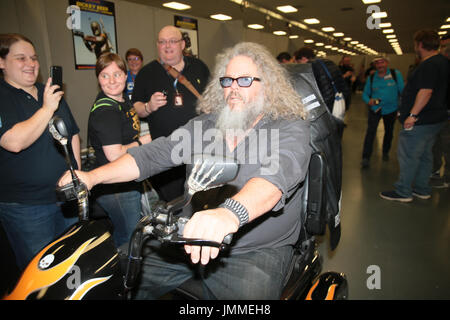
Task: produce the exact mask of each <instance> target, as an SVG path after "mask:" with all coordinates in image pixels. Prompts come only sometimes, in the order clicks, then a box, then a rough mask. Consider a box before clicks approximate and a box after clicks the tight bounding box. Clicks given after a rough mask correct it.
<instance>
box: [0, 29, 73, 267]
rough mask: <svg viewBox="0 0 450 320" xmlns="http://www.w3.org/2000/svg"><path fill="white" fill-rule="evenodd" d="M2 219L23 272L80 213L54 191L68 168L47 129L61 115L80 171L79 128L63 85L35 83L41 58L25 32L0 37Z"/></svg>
mask: <svg viewBox="0 0 450 320" xmlns="http://www.w3.org/2000/svg"><path fill="white" fill-rule="evenodd" d="M0 70H1V72H2V73H3V78H0V177H1V178H0V221H1V223H2V225H3V228H4V229H5V232H6V234H7V237H8V240H9V242H10V243H11V247H12V249H13V250H14V253H15V255H16V261H17V265H18V267H19V269H24V268H25V267H26V265H27V264H28V262H29V261H30V260H31V259H32V258H33V256H34V255H35V254H36V253H37V252H38V251H39V250H41V249H42V248H43V247H44V246H45V245H47V244H48V243H49V242H50V241H52V240H53V239H55V238H56V237H57V236H59V235H60V234H61V233H62V232H64V230H65V229H66V228H67V227H69V226H70V225H71V224H73V223H75V222H77V210H76V209H75V210H66V209H69V208H67V207H66V206H65V204H63V203H60V202H58V201H57V198H56V193H55V187H56V182H57V180H58V178H59V177H60V176H61V174H62V173H63V172H65V171H66V170H67V163H66V161H65V157H64V153H63V151H62V150H61V149H60V147H59V146H58V144H56V143H55V141H54V139H53V137H52V135H51V134H50V132H49V130H48V122H49V121H50V119H51V118H52V117H53V116H55V115H57V116H59V117H60V118H62V119H63V120H64V122H65V124H66V127H67V129H68V132H69V140H68V141H69V148H72V151H73V152H72V153H73V156H74V159H72V161H73V163H74V164H75V163H76V165H77V166H78V168H80V165H81V158H80V139H79V134H78V133H79V129H78V126H77V124H76V123H75V120H74V118H73V116H72V113H71V112H70V109H69V106H68V105H67V103H66V102H65V100H64V98H63V94H64V93H63V92H62V91H56V90H57V89H58V88H59V86H57V85H51V80H52V79H51V78H49V79H48V80H47V82H46V84H45V85H44V84H41V83H38V82H36V81H37V77H38V74H39V60H38V57H37V54H36V51H35V48H34V45H33V43H32V42H31V41H30V40H29V39H27V38H26V37H24V36H23V35H20V34H0Z"/></svg>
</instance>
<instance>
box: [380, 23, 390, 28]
mask: <svg viewBox="0 0 450 320" xmlns="http://www.w3.org/2000/svg"><path fill="white" fill-rule="evenodd" d="M390 27H392V24H391V23H390V22H385V23H380V28H390Z"/></svg>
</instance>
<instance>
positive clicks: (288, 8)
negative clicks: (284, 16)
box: [277, 6, 298, 13]
mask: <svg viewBox="0 0 450 320" xmlns="http://www.w3.org/2000/svg"><path fill="white" fill-rule="evenodd" d="M277 10H278V11H281V12H284V13H292V12H297V11H298V10H297V8H294V7H293V6H279V7H277Z"/></svg>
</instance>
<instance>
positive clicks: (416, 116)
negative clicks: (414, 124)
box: [408, 113, 419, 119]
mask: <svg viewBox="0 0 450 320" xmlns="http://www.w3.org/2000/svg"><path fill="white" fill-rule="evenodd" d="M408 117H411V118H416V119H418V118H419V116H418V115H417V114H414V113H410V114H409V115H408Z"/></svg>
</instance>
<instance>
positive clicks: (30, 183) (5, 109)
mask: <svg viewBox="0 0 450 320" xmlns="http://www.w3.org/2000/svg"><path fill="white" fill-rule="evenodd" d="M36 88H37V89H38V101H36V100H35V99H34V98H33V97H32V96H31V95H30V94H28V93H27V92H25V91H23V90H22V89H17V88H14V87H12V86H11V85H9V84H8V83H7V82H5V81H4V80H3V79H0V139H1V137H2V136H3V134H4V133H5V132H7V131H8V130H10V129H11V128H12V127H13V126H14V125H15V124H17V123H19V122H23V121H25V120H28V119H29V118H31V117H32V116H33V115H34V114H35V113H36V112H37V111H38V110H39V109H40V108H41V107H42V104H43V93H44V85H42V84H40V83H36ZM55 115H57V116H59V117H61V118H62V119H63V121H64V123H65V125H66V127H67V130H68V132H69V135H70V136H69V139H68V142H69V150H70V149H71V147H70V142H71V141H72V136H74V135H76V134H78V133H79V131H80V130H79V128H78V126H77V124H76V122H75V120H74V118H73V116H72V113H71V112H70V109H69V106H68V105H67V103H66V101H65V100H64V98H63V99H61V102H60V104H59V108H58V110H56V112H55ZM72 163H73V166H74V167H75V168H77V164H76V162H75V159H74V158H73V157H72ZM68 169H69V168H68V165H67V163H66V161H65V157H64V153H63V147H62V146H61V145H59V143H58V142H56V141H55V140H54V139H53V137H52V135H51V134H50V132H49V130H48V129H46V130H44V132H43V133H42V135H41V136H40V137H39V138H38V139H37V140H36V141H35V142H34V143H33V144H32V145H31V146H29V147H28V148H26V149H25V150H22V151H20V152H18V153H14V152H9V151H7V150H6V149H4V148H2V147H0V202H10V203H13V202H14V203H22V204H28V205H34V204H49V203H55V202H56V201H57V199H56V193H55V187H56V183H57V181H58V180H59V178H60V177H61V176H62V174H63V173H64V172H65V171H66V170H68Z"/></svg>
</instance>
